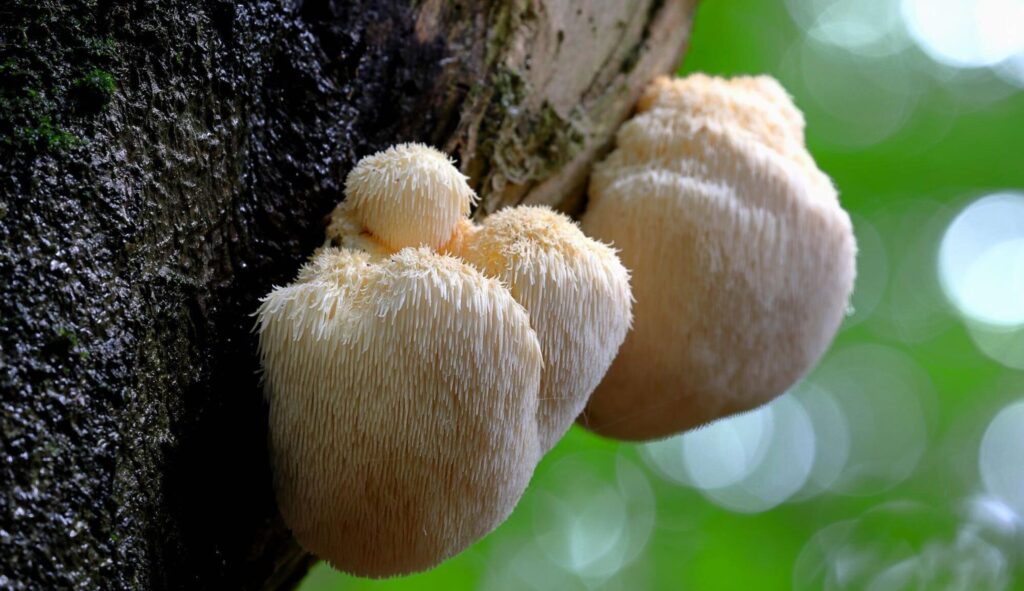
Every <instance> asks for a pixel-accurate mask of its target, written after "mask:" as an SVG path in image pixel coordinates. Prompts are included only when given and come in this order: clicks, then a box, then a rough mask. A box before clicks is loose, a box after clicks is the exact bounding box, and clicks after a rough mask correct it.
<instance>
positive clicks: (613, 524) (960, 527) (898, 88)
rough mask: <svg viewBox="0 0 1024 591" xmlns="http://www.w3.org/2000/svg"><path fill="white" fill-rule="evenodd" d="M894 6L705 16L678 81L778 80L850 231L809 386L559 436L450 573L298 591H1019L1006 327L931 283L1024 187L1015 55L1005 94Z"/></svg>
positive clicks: (1015, 352) (1011, 351)
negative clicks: (846, 300) (767, 406)
mask: <svg viewBox="0 0 1024 591" xmlns="http://www.w3.org/2000/svg"><path fill="white" fill-rule="evenodd" d="M1015 1H1016V0H1009V2H1008V4H1013V3H1014V2H1015ZM903 4H908V3H907V2H903ZM911 4H913V3H911ZM916 4H917V5H921V2H917V3H916ZM938 4H943V2H939V3H938ZM961 4H962V3H961ZM979 4H980V3H979ZM989 4H992V2H989ZM1004 4H1007V3H1006V2H1004ZM900 5H901V3H900V2H898V1H895V0H893V1H888V0H849V1H834V0H786V1H783V0H774V1H766V0H706V1H705V2H704V3H703V4H702V6H701V8H700V9H699V11H698V14H697V17H696V24H695V27H694V29H693V37H692V44H691V48H690V50H689V52H688V54H687V57H686V61H685V64H684V67H683V69H682V71H681V73H683V74H685V73H688V72H695V71H703V72H708V73H713V74H723V75H734V74H746V73H768V74H772V75H774V76H776V77H777V78H778V79H779V80H780V81H781V82H782V83H783V84H784V85H785V86H786V88H788V89H789V90H790V92H791V93H792V94H793V96H794V99H795V101H796V103H797V104H798V105H799V106H800V107H801V109H803V110H804V112H805V115H806V119H807V141H808V145H809V147H810V149H811V151H812V153H813V154H814V156H815V158H816V159H817V161H818V163H819V165H820V166H821V168H822V169H823V170H825V171H826V172H827V173H829V174H830V175H831V176H832V178H833V179H834V181H835V183H836V184H837V185H838V187H839V189H840V192H841V199H842V202H843V205H844V206H845V207H846V208H847V209H848V210H849V211H850V213H851V215H852V217H853V219H854V224H855V227H856V232H857V236H858V243H859V246H860V256H859V261H858V284H857V290H856V293H855V295H854V298H853V302H852V309H851V310H850V313H849V315H848V318H847V321H846V324H845V325H844V327H843V329H842V331H841V333H840V334H839V336H838V338H837V339H836V342H835V344H834V346H833V348H832V350H831V351H830V352H829V354H828V355H827V356H826V359H825V360H824V361H823V363H822V364H821V365H820V366H819V367H818V368H817V369H816V370H815V371H814V372H813V373H812V374H811V375H810V376H809V377H808V378H807V380H805V382H804V383H803V384H801V385H800V386H798V387H797V388H795V391H794V392H793V393H791V394H789V395H787V397H785V398H784V399H782V401H781V402H780V403H778V404H773V405H772V410H769V411H767V412H768V414H764V413H762V414H761V415H757V416H755V417H752V418H750V417H748V418H741V419H739V421H738V422H734V423H733V424H732V426H729V427H723V428H717V430H716V428H712V429H707V430H702V431H700V432H698V433H697V434H696V435H692V436H688V437H689V439H685V440H684V439H680V438H677V440H670V441H669V442H663V443H660V444H654V445H648V446H637V445H630V444H620V443H615V442H610V441H606V440H602V439H600V438H598V437H595V436H593V435H590V434H588V433H586V432H584V431H581V430H579V429H574V430H573V431H572V432H570V434H569V435H568V437H566V439H565V440H564V441H563V442H562V443H561V444H559V445H558V446H557V448H556V449H555V450H553V451H552V453H550V454H549V455H548V456H547V457H546V458H545V459H544V461H543V462H542V463H541V465H540V466H539V468H538V469H537V472H536V475H535V477H534V480H533V483H532V485H531V487H530V489H529V490H528V492H527V493H526V496H525V497H524V498H523V500H522V502H521V503H520V504H519V506H518V508H517V509H516V511H515V513H514V514H513V515H512V517H511V518H510V519H509V521H508V522H507V523H505V524H504V525H503V526H502V527H500V528H499V529H498V530H497V531H496V532H495V533H493V534H492V535H490V536H489V537H488V538H486V539H485V540H483V541H482V542H480V543H478V544H476V545H475V546H474V547H472V548H471V549H470V550H468V551H467V552H465V553H464V554H462V555H460V556H459V557H457V558H455V559H453V560H451V561H449V562H447V563H445V564H443V565H442V566H440V567H439V568H437V569H435V570H433V571H431V572H428V573H424V574H420V575H416V576H410V577H405V578H400V579H393V580H388V581H368V580H360V579H355V578H351V577H348V576H346V575H344V574H341V573H338V572H335V571H333V570H331V569H330V568H328V567H327V566H326V565H323V564H321V565H318V566H317V567H315V568H314V569H313V571H312V572H311V573H310V575H309V576H308V577H307V578H306V580H305V581H304V582H303V584H302V586H301V587H300V589H302V590H303V591H341V590H348V589H403V590H411V589H453V590H454V589H598V588H600V589H629V590H636V589H699V590H703V591H714V590H734V589H878V590H882V589H884V590H889V589H964V590H974V589H977V590H987V589H1014V588H1024V533H1022V532H1024V527H1022V525H1021V523H1022V521H1021V519H1022V518H1021V510H1022V509H1024V507H1021V506H1020V501H1021V500H1022V499H1024V478H1022V477H1021V476H1022V473H1021V468H1020V466H1021V465H1024V422H1022V421H1020V420H1018V419H1020V418H1021V415H1022V413H1021V412H1017V411H1014V412H1011V411H1012V409H1010V407H1011V405H1013V404H1014V403H1015V402H1019V401H1021V400H1024V363H1022V362H1024V340H1022V339H1024V328H1022V327H1021V326H1020V325H1013V322H1009V324H1007V323H1005V322H1004V323H1003V324H1000V325H998V326H993V325H991V323H989V324H986V323H984V322H981V323H979V322H976V321H974V320H971V318H969V317H968V316H969V315H965V314H964V313H963V310H960V309H958V307H957V305H955V304H954V300H953V299H951V297H950V296H949V294H948V292H949V289H950V288H949V286H948V285H946V284H944V283H943V281H944V280H943V279H942V276H941V273H940V270H939V269H940V258H941V257H940V245H941V243H942V240H943V237H944V235H945V234H946V233H947V229H948V228H949V227H950V224H951V223H952V222H953V220H954V219H955V218H956V216H957V215H958V214H959V213H960V212H961V211H963V210H964V208H965V207H967V206H968V205H969V204H971V203H972V202H975V201H976V200H978V199H980V198H982V197H984V196H986V195H990V194H995V193H1006V192H1014V191H1016V192H1017V193H1016V194H1017V195H1020V192H1022V191H1024V92H1022V90H1021V86H1024V57H1021V56H1018V58H1020V59H1018V60H1017V65H1018V71H1017V72H1016V73H1015V74H1014V73H1013V72H1011V73H1010V75H1007V73H1006V71H1004V70H1000V69H999V67H956V66H954V65H949V64H944V63H942V62H941V60H936V59H935V58H934V56H933V55H930V54H929V53H928V52H927V51H926V50H925V49H922V46H921V44H920V43H916V42H915V39H914V38H912V35H911V34H910V32H908V31H907V29H906V27H905V26H904V23H903V22H902V21H901V19H902V18H903V17H904V16H905V12H906V11H905V10H904V12H902V13H901V11H900ZM844 10H845V11H847V12H846V13H843V11H844ZM935 10H941V7H940V6H937V5H936V6H935ZM829 11H831V12H829ZM858 11H859V12H858ZM1018 13H1019V11H1018ZM865 14H867V16H865ZM837 15H838V16H837ZM1007 18H1010V16H1008V17H1007ZM829 19H831V20H829ZM858 19H859V20H858ZM1008 26H1011V27H1012V26H1013V25H1012V24H1011V25H1008ZM1016 27H1017V29H1018V30H1024V22H1019V21H1018V22H1017V23H1016ZM893 31H896V32H893ZM1020 34H1024V33H1020ZM1000 67H1002V66H1000ZM1014 75H1016V76H1017V77H1016V78H1014V77H1013V76H1014ZM1014 203H1017V204H1019V201H1015V202H1014ZM1005 211H1009V212H1010V215H1011V216H1012V214H1013V212H1018V213H1019V212H1021V211H1024V210H1022V209H1020V208H1019V207H1018V208H1016V209H1014V208H1012V207H1011V208H1009V209H1006V210H1005ZM1019 221H1020V223H1021V224H1024V218H1022V219H1021V220H1019ZM1010 222H1014V220H1010ZM982 230H984V228H982ZM976 233H977V232H976ZM982 233H984V232H982ZM1018 238H1021V239H1024V234H1019V235H1018ZM1018 246H1019V244H1018ZM950 248H957V245H956V244H953V246H951V247H950ZM1015 252H1018V253H1024V249H1020V248H1018V249H1017V250H1016V251H1015ZM954 254H957V251H954ZM1011 263H1013V260H1011ZM1022 264H1024V261H1018V263H1017V266H1015V267H1013V268H1007V269H1006V270H1005V272H1006V273H1021V272H1022V271H1021V268H1022V267H1021V265H1022ZM1012 266H1013V265H1011V267H1012ZM998 275H999V273H996V279H997V281H996V283H993V284H992V285H991V286H987V284H984V278H982V279H978V278H977V277H975V278H974V279H973V280H972V281H974V283H971V284H970V285H969V286H968V287H970V288H971V289H975V291H977V290H982V292H984V290H986V289H989V290H994V291H992V293H991V294H989V295H992V296H993V297H1002V298H1003V300H1000V301H1003V302H1004V303H1005V302H1006V301H1009V302H1010V304H1009V305H1010V306H1011V308H1012V310H1018V311H1019V310H1020V308H1019V307H1018V308H1013V300H1012V298H1014V297H1016V296H1018V295H1019V296H1020V299H1021V301H1024V279H1021V277H1018V282H1017V283H1012V282H1011V283H1008V284H1003V283H999V281H998V280H999V277H998ZM954 280H955V277H954ZM979 281H981V282H982V283H979ZM1006 285H1009V286H1010V287H1009V288H1007V287H1006ZM944 286H945V287H944ZM1014 286H1016V288H1015V287H1014ZM1017 288H1019V289H1020V290H1019V291H1014V292H1013V293H1010V294H1007V293H1005V290H1006V289H1017ZM999 290H1003V291H999ZM972 293H973V292H972ZM986 293H987V292H985V293H981V294H980V296H978V297H982V299H984V297H986ZM1007 297H1010V298H1011V299H1010V300H1006V298H1007ZM1012 310H1011V311H1012ZM990 320H991V319H990ZM1014 322H1018V323H1020V324H1024V322H1022V321H1021V320H1020V319H1019V318H1018V319H1017V320H1015V321H1014ZM997 324H998V323H997ZM1014 408H1016V409H1017V410H1018V411H1019V409H1020V407H1014ZM1003 409H1010V410H1008V411H1007V414H1006V415H1005V417H1004V419H1005V420H1004V419H1000V420H1001V421H1002V422H1001V423H999V424H998V425H997V422H998V421H996V422H994V418H995V417H997V416H1000V415H999V413H1000V411H1001V410H1003ZM1015 421H1016V422H1015ZM752 433H753V435H752ZM1007 433H1008V434H1009V435H1007ZM1015 436H1016V438H1015ZM752 437H753V439H751V438H752ZM983 440H984V441H985V444H984V445H983ZM752 441H753V443H752ZM765 441H770V442H771V445H768V444H766V443H765ZM1006 441H1008V442H1009V443H1004V442H1006ZM986 446H987V448H986V449H988V450H989V451H988V452H984V453H983V452H981V451H980V450H981V448H983V447H986ZM986 453H987V454H988V455H985V454H986ZM716 454H717V455H716ZM737 458H738V459H737ZM684 464H685V469H683V467H682V466H683V465H684ZM801 466H803V468H801ZM983 473H984V474H983ZM1018 486H1019V487H1020V489H1019V490H1018V491H1017V492H1018V493H1019V494H1018V495H1017V496H1016V497H1015V498H1014V494H1015V493H1014V490H1015V489H1014V487H1018ZM1007 487H1009V488H1007ZM1006 490H1009V493H1008V494H1009V497H1011V498H1006V495H1005V494H1004V495H1003V496H1002V497H1000V496H999V493H1000V492H1005V491H1006ZM1014 503H1017V504H1016V505H1015V504H1014Z"/></svg>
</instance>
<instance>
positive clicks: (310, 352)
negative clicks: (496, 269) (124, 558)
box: [260, 248, 542, 576]
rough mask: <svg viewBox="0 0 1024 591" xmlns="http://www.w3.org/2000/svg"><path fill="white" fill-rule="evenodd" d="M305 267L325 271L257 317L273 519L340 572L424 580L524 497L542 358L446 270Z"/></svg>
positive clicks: (348, 264) (327, 257)
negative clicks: (422, 575) (421, 573)
mask: <svg viewBox="0 0 1024 591" xmlns="http://www.w3.org/2000/svg"><path fill="white" fill-rule="evenodd" d="M310 267H313V268H314V269H315V268H316V267H320V268H321V269H328V270H329V271H328V272H327V273H322V272H317V273H316V277H313V278H307V279H306V281H305V282H302V283H297V284H294V285H292V286H290V287H286V288H284V289H279V290H275V291H274V292H273V293H272V294H271V295H270V297H268V298H267V299H266V300H265V301H264V303H263V306H262V308H261V309H260V323H261V324H260V328H261V332H260V337H261V339H260V344H261V352H262V356H263V367H264V369H265V372H266V380H267V383H266V386H267V390H268V392H269V393H270V394H271V395H270V397H269V399H270V422H269V424H270V448H271V453H272V463H273V466H274V468H275V472H274V483H275V489H276V493H277V501H278V505H279V507H280V510H281V514H282V516H283V517H284V519H285V521H286V523H288V525H289V527H290V528H291V529H292V532H293V533H294V535H295V537H296V539H298V540H299V542H300V543H301V544H302V545H303V546H304V547H305V548H307V549H308V550H310V551H312V552H314V553H315V554H317V555H319V556H321V557H324V558H326V559H327V560H328V561H329V562H330V563H331V564H332V565H333V566H335V567H336V568H339V569H341V570H345V571H348V572H352V573H357V574H360V575H366V576H388V575H393V574H398V573H408V572H414V571H418V570H423V569H426V568H429V567H431V566H433V565H435V564H437V563H438V562H440V561H442V560H444V559H445V558H448V557H450V556H453V555H454V554H456V553H458V552H460V551H461V550H463V549H464V548H465V547H466V546H467V545H468V544H470V543H472V542H473V541H475V540H477V539H479V538H480V537H482V536H483V535H485V534H487V533H488V532H490V531H491V530H492V529H494V528H495V527H497V526H498V525H499V524H500V523H501V522H502V521H504V520H505V518H506V517H507V516H508V514H509V513H510V512H511V511H512V509H513V507H515V504H516V502H517V501H518V500H519V497H520V496H521V495H522V493H523V491H524V490H525V488H526V485H527V484H528V483H529V480H530V476H531V475H532V474H533V469H534V466H535V464H536V462H537V459H538V457H539V444H538V435H537V420H536V415H537V388H538V385H539V381H540V368H541V364H542V361H541V353H540V346H539V344H538V343H537V339H536V336H534V333H533V330H532V329H531V328H530V324H529V319H528V318H527V315H526V312H525V311H524V310H523V308H522V307H521V306H519V305H518V304H516V302H515V301H514V300H513V299H512V298H511V296H510V295H509V294H508V291H507V290H505V289H504V288H503V287H502V286H501V285H500V284H499V283H498V282H497V281H496V280H493V279H490V278H487V277H484V276H483V275H482V274H481V273H479V272H478V271H477V270H475V269H473V268H472V267H470V266H469V265H466V264H465V263H462V262H460V261H458V260H456V259H454V258H452V257H447V256H443V255H439V254H437V253H434V252H431V251H429V250H427V249H425V248H424V249H405V250H402V251H400V252H399V253H397V254H395V255H393V256H391V257H389V258H387V259H384V260H380V261H377V262H370V261H369V257H368V256H366V255H365V254H363V253H353V252H351V251H345V250H341V249H335V248H328V249H325V250H323V251H322V252H321V253H320V254H319V255H318V256H317V257H316V258H315V259H314V260H313V262H312V263H311V264H310ZM307 271H309V269H308V268H307Z"/></svg>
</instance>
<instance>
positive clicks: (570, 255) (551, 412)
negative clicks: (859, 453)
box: [458, 206, 632, 452]
mask: <svg viewBox="0 0 1024 591" xmlns="http://www.w3.org/2000/svg"><path fill="white" fill-rule="evenodd" d="M458 254H459V255H460V256H462V257H463V258H464V259H465V260H466V261H467V262H469V263H470V264H472V265H473V266H474V267H476V268H477V269H480V270H481V271H482V272H483V273H484V274H485V275H488V276H490V277H496V278H498V279H500V280H501V281H502V282H503V283H504V284H505V285H507V286H508V288H509V290H510V291H511V292H512V296H513V297H514V298H515V299H516V301H517V302H519V303H520V304H522V305H523V307H525V308H526V310H527V312H529V314H530V325H531V326H532V327H533V329H534V330H535V331H536V332H537V337H538V338H539V339H540V346H541V351H542V352H543V355H544V362H545V365H544V369H543V370H542V371H541V379H540V394H539V396H540V409H539V416H538V420H537V422H538V426H539V428H540V443H541V451H542V452H546V451H547V450H549V449H550V448H551V447H553V446H554V445H555V443H557V442H558V440H559V439H561V438H562V436H563V435H565V432H566V431H567V430H568V429H569V427H571V426H572V423H573V421H574V420H575V419H576V417H577V416H579V414H580V412H581V411H582V410H583V407H584V406H585V405H586V402H587V398H588V397H589V396H590V394H591V392H593V391H594V388H595V387H596V386H597V384H598V382H600V381H601V378H602V377H603V376H604V374H605V372H606V371H607V370H608V367H609V365H611V362H612V359H614V358H615V354H616V353H617V352H618V350H619V346H620V345H621V344H622V341H623V339H624V338H625V336H626V332H627V331H628V330H629V325H630V322H631V321H632V312H631V308H632V296H631V293H630V287H629V272H628V271H626V269H625V267H623V266H622V263H621V262H619V258H618V257H617V256H616V254H615V251H614V250H613V249H612V248H610V247H608V246H607V245H605V244H602V243H600V242H598V241H596V240H593V239H591V238H588V237H587V236H586V235H584V234H583V232H582V231H581V230H580V229H579V227H578V226H577V225H576V224H575V223H574V222H573V221H572V220H570V219H569V218H568V217H566V216H564V215H562V214H560V213H556V212H554V211H552V210H551V209H549V208H547V207H526V206H520V207H512V208H507V209H503V210H501V211H499V212H497V213H495V214H493V215H491V216H489V217H488V218H487V219H485V220H484V222H483V223H482V224H481V225H480V226H479V227H478V229H477V230H476V232H475V233H473V234H472V235H471V237H470V238H469V239H468V240H466V241H465V243H464V246H463V247H462V248H461V249H460V251H459V253H458Z"/></svg>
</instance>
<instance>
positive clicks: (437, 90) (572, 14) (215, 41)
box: [0, 0, 695, 589]
mask: <svg viewBox="0 0 1024 591" xmlns="http://www.w3.org/2000/svg"><path fill="white" fill-rule="evenodd" d="M694 2H695V0H637V1H636V2H620V1H618V0H606V1H596V0H595V1H584V0H520V1H515V2H489V1H484V0H461V1H458V0H455V1H450V0H422V1H413V0H362V1H359V0H353V1H351V2H341V1H340V0H248V1H244V2H234V1H229V0H8V2H6V3H5V4H4V6H3V7H0V23H2V24H0V35H2V37H0V589H6V588H11V589H71V588H74V589H127V588H131V589H143V588H153V589H181V588H188V589H206V588H217V589H276V588H288V587H290V586H293V585H294V584H295V583H296V582H297V581H298V579H299V578H301V576H302V574H303V573H304V572H305V569H306V568H307V567H308V565H309V564H310V560H311V559H310V558H309V557H308V556H307V555H305V554H303V553H302V551H301V550H300V549H299V548H298V547H297V546H296V544H295V543H294V541H293V540H292V539H291V538H290V536H289V535H288V532H287V531H286V529H285V528H284V527H283V525H282V524H281V522H280V520H279V518H278V517H277V513H276V509H275V506H274V500H273V495H272V491H271V489H270V474H269V468H268V466H267V463H266V452H265V422H266V408H265V406H264V404H263V401H262V397H261V394H260V388H259V385H258V375H257V372H258V362H257V359H256V356H255V349H256V347H255V338H254V335H253V334H252V332H251V329H252V324H253V320H252V318H251V316H250V314H251V313H252V312H253V311H254V310H255V308H256V306H257V302H258V299H259V298H260V297H261V296H262V295H264V294H265V293H267V292H268V291H269V290H270V288H271V286H273V285H275V284H281V283H284V282H287V281H288V280H290V278H291V277H293V275H294V273H295V271H296V270H297V268H298V266H299V264H300V262H301V261H302V260H303V259H304V257H305V256H307V255H308V254H309V253H310V252H311V251H312V249H313V248H314V247H315V246H317V245H318V244H319V243H320V242H321V240H322V230H323V228H322V219H323V217H324V216H325V214H327V213H328V212H329V211H330V209H331V208H332V206H333V205H334V204H335V203H336V202H337V201H338V200H340V199H341V197H342V183H343V179H344V177H345V174H346V173H347V172H348V170H349V168H350V167H351V166H352V165H353V163H354V162H355V161H356V160H357V159H358V158H359V157H361V156H363V155H366V154H369V153H371V152H374V151H376V150H378V149H381V148H383V147H386V146H387V145H390V144H392V143H396V142H399V141H411V140H416V141H423V142H427V143H431V144H434V145H436V146H438V147H441V148H444V149H446V150H447V151H449V152H450V153H452V154H453V155H454V156H455V157H456V158H457V159H458V161H459V163H460V166H461V167H462V169H463V170H464V171H465V172H466V173H467V174H469V175H470V176H471V178H472V182H473V184H474V185H475V186H476V187H477V188H478V190H479V192H480V193H481V195H482V197H483V202H482V205H481V208H480V211H479V212H478V215H484V214H486V212H490V211H493V210H495V209H496V208H498V207H501V206H505V205H508V204H512V203H518V202H521V201H527V202H531V203H547V204H551V205H554V206H557V207H561V208H562V209H565V210H567V211H576V210H578V208H579V207H580V205H581V200H580V196H581V194H582V186H583V182H584V181H585V178H586V174H587V171H588V167H589V164H590V163H591V162H592V161H593V160H594V158H595V157H596V156H597V155H599V154H600V153H601V151H602V150H603V149H605V148H606V146H607V144H608V141H609V138H610V136H611V134H612V133H613V131H614V129H615V128H616V127H617V125H618V124H619V123H620V122H621V121H622V120H623V119H624V118H625V116H626V115H627V114H628V112H629V109H630V108H631V105H632V104H633V102H634V101H635V99H636V96H637V94H638V93H639V91H640V89H641V88H642V86H643V84H644V82H646V81H647V80H649V79H650V78H651V77H653V76H654V75H655V74H657V73H662V72H666V71H670V70H672V69H673V67H674V66H675V65H676V64H677V63H678V60H679V58H680V56H681V53H682V50H683V47H684V44H685V42H686V39H687V37H688V31H689V24H690V17H691V12H692V8H693V4H694Z"/></svg>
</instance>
